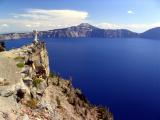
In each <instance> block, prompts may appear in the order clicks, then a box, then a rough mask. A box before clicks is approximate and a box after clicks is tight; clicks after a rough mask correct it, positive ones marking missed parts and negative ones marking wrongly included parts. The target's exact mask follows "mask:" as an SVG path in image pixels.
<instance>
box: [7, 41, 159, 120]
mask: <svg viewBox="0 0 160 120" xmlns="http://www.w3.org/2000/svg"><path fill="white" fill-rule="evenodd" d="M30 42H31V40H27V39H26V40H19V41H7V42H6V46H7V49H11V48H14V47H20V46H22V45H23V44H28V43H30ZM46 43H47V49H48V52H49V60H50V68H51V70H52V71H55V72H57V73H60V74H61V75H62V76H63V77H64V78H69V77H70V76H72V78H73V84H74V86H76V87H78V88H80V89H81V90H82V91H83V93H84V94H85V95H86V96H87V98H88V99H89V101H91V103H93V104H101V105H105V106H108V107H109V108H110V110H111V111H112V112H113V114H114V118H115V120H160V41H158V40H149V39H96V38H94V39H90V38H88V39H84V38H81V39H47V40H46Z"/></svg>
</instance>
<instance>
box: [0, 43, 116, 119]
mask: <svg viewBox="0 0 160 120" xmlns="http://www.w3.org/2000/svg"><path fill="white" fill-rule="evenodd" d="M0 103H1V104H0V120H113V116H112V114H111V113H110V112H109V111H108V110H107V109H106V108H103V107H97V106H93V105H91V104H90V103H89V102H88V100H87V99H86V98H85V96H84V95H83V94H82V92H81V91H80V90H79V89H75V88H74V87H73V86H72V83H71V81H70V80H64V79H63V78H61V77H60V76H59V75H55V74H51V73H50V70H49V62H48V54H47V50H46V47H45V43H43V42H39V43H33V44H31V45H28V46H23V47H22V48H19V49H13V50H10V51H6V52H1V53H0Z"/></svg>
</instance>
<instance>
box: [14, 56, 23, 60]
mask: <svg viewBox="0 0 160 120" xmlns="http://www.w3.org/2000/svg"><path fill="white" fill-rule="evenodd" d="M24 59H25V57H21V56H18V57H15V58H14V60H16V61H24Z"/></svg>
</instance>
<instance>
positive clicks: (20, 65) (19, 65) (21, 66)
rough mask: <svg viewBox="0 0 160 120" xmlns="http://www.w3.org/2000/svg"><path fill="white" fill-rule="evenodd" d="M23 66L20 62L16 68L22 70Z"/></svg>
mask: <svg viewBox="0 0 160 120" xmlns="http://www.w3.org/2000/svg"><path fill="white" fill-rule="evenodd" d="M24 65H25V64H24V63H23V62H21V63H18V64H17V67H18V68H23V67H24Z"/></svg>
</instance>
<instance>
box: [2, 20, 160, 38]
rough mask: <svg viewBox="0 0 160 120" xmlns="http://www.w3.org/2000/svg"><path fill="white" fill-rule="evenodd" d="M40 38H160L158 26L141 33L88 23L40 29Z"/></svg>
mask: <svg viewBox="0 0 160 120" xmlns="http://www.w3.org/2000/svg"><path fill="white" fill-rule="evenodd" d="M33 36H34V35H33V33H31V32H30V33H10V34H2V35H0V40H9V39H21V38H33ZM39 37H41V38H148V39H159V40H160V27H157V28H152V29H150V30H148V31H146V32H143V33H136V32H132V31H130V30H127V29H101V28H98V27H95V26H92V25H90V24H88V23H82V24H80V25H78V26H72V27H68V28H62V29H54V30H49V31H40V32H39Z"/></svg>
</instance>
